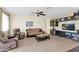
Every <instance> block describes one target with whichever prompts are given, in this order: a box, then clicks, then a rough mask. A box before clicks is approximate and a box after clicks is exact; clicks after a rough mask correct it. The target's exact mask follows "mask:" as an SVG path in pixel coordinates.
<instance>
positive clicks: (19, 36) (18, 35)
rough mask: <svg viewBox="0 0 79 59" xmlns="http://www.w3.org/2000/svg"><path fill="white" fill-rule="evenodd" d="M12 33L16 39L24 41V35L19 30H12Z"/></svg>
mask: <svg viewBox="0 0 79 59" xmlns="http://www.w3.org/2000/svg"><path fill="white" fill-rule="evenodd" d="M13 32H14V36H15V37H18V39H24V38H25V33H24V32H21V31H20V29H19V28H15V29H14V30H13Z"/></svg>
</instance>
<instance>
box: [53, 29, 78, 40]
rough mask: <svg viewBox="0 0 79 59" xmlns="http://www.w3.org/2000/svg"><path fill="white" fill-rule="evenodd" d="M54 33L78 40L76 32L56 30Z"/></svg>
mask: <svg viewBox="0 0 79 59" xmlns="http://www.w3.org/2000/svg"><path fill="white" fill-rule="evenodd" d="M55 35H58V36H61V37H65V38H69V39H72V40H76V41H79V34H78V33H73V32H66V31H59V30H56V34H55Z"/></svg>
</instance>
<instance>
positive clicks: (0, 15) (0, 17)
mask: <svg viewBox="0 0 79 59" xmlns="http://www.w3.org/2000/svg"><path fill="white" fill-rule="evenodd" d="M1 29H2V11H1V8H0V30H1Z"/></svg>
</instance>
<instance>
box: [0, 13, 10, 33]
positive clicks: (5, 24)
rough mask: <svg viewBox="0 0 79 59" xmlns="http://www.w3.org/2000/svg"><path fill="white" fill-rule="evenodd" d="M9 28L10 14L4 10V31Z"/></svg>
mask: <svg viewBox="0 0 79 59" xmlns="http://www.w3.org/2000/svg"><path fill="white" fill-rule="evenodd" d="M8 30H9V16H8V15H7V14H5V13H4V12H2V31H3V32H6V31H8Z"/></svg>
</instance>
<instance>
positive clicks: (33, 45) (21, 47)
mask: <svg viewBox="0 0 79 59" xmlns="http://www.w3.org/2000/svg"><path fill="white" fill-rule="evenodd" d="M61 10H62V11H61ZM78 10H79V8H77V7H60V8H58V7H3V8H0V22H1V23H0V31H3V32H4V33H5V34H7V36H8V37H9V38H8V39H11V38H13V39H15V40H16V42H14V41H13V42H11V43H9V45H7V44H6V42H7V41H6V40H3V39H4V38H3V39H2V38H1V39H0V41H1V42H3V43H1V44H5V46H4V47H2V46H3V45H2V46H1V51H3V52H4V51H8V52H67V51H71V50H72V49H74V48H76V47H79V42H78V38H79V37H78V34H77V31H78V29H79V27H78V24H79V20H78V16H79V15H78ZM62 12H63V13H62ZM74 14H75V16H74V18H72V17H70V16H73V15H74ZM5 15H8V16H5ZM4 17H6V18H7V19H9V20H8V21H6V20H5V18H4ZM65 17H67V19H66V21H65ZM53 21H54V23H52V22H53ZM66 26H71V27H72V28H70V27H69V28H68V29H66V28H64V27H66ZM62 27H63V28H62ZM74 28H75V29H74ZM14 29H17V30H15V31H14ZM16 31H20V32H22V34H21V33H20V34H19V35H16V34H15V32H16ZM1 33H2V32H1ZM37 34H38V35H37ZM60 34H61V35H60ZM71 34H72V35H73V36H71ZM0 35H1V34H0ZM21 35H22V36H21ZM20 37H23V38H22V39H20ZM5 39H7V38H5ZM47 39H48V40H47ZM5 41H6V42H5ZM7 46H8V47H9V48H8V47H7ZM10 48H12V49H10ZM77 50H78V49H77ZM78 51H79V50H78Z"/></svg>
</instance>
